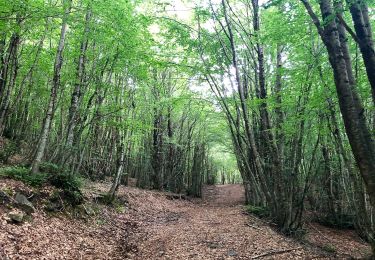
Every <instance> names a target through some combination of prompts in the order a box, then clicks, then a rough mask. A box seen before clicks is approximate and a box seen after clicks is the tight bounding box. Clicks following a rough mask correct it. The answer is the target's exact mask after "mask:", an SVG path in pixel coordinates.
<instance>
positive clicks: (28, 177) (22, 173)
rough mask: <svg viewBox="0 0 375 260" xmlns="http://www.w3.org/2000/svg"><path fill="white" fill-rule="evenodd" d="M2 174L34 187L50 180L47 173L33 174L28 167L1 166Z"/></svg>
mask: <svg viewBox="0 0 375 260" xmlns="http://www.w3.org/2000/svg"><path fill="white" fill-rule="evenodd" d="M0 176H2V177H7V178H12V179H15V180H19V181H22V182H24V183H26V184H29V185H31V186H34V187H36V186H41V185H43V184H44V183H46V182H47V180H48V175H47V174H45V173H36V174H31V172H30V170H29V169H28V168H25V167H17V166H12V167H5V168H0Z"/></svg>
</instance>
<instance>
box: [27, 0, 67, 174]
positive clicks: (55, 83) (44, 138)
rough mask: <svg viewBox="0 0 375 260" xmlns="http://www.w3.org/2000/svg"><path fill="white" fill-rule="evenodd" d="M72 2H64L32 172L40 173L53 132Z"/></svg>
mask: <svg viewBox="0 0 375 260" xmlns="http://www.w3.org/2000/svg"><path fill="white" fill-rule="evenodd" d="M71 5H72V0H65V1H64V8H65V12H64V17H63V21H62V25H61V32H60V40H59V45H58V47H57V52H56V58H55V63H54V72H53V80H52V87H51V95H50V99H49V102H48V107H47V112H46V116H45V118H44V121H43V126H42V131H41V134H40V138H39V142H38V145H37V149H36V153H35V157H34V159H33V162H32V166H31V167H32V172H33V173H37V172H39V165H40V163H41V162H42V159H43V157H44V153H45V150H46V146H47V143H48V137H49V134H50V130H51V124H52V120H53V116H54V113H55V110H56V103H57V92H58V89H59V86H60V73H61V68H62V64H63V51H64V47H65V38H66V32H67V20H68V16H69V12H70V9H71Z"/></svg>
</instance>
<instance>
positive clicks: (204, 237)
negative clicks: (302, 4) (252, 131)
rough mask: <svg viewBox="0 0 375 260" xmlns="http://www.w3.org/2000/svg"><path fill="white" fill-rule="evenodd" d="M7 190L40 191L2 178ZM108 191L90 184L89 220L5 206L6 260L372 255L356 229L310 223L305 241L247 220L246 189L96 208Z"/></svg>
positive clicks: (0, 247) (138, 196)
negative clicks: (21, 214)
mask: <svg viewBox="0 0 375 260" xmlns="http://www.w3.org/2000/svg"><path fill="white" fill-rule="evenodd" d="M5 188H6V189H13V190H15V191H22V192H23V193H26V194H28V195H29V194H31V193H32V192H34V191H33V190H32V189H30V188H29V187H27V186H26V185H24V184H23V183H21V182H18V181H13V180H9V179H0V189H5ZM45 189H46V191H45V192H48V187H46V188H45ZM106 190H108V184H105V183H89V184H87V186H86V189H85V191H84V194H85V197H86V198H87V199H86V200H87V202H86V203H85V205H84V207H83V208H84V209H85V210H86V211H90V212H91V213H90V216H89V217H87V216H80V215H79V214H78V215H75V214H67V213H59V214H53V215H51V214H48V213H46V212H45V211H44V210H43V206H42V203H41V202H38V201H37V200H36V199H35V201H32V202H33V203H34V205H35V207H36V209H37V210H36V212H35V213H33V214H32V219H30V220H28V221H27V222H25V223H23V224H12V223H10V222H9V221H8V220H7V218H6V215H7V212H8V211H9V209H8V208H7V207H4V206H1V205H0V259H139V260H141V259H142V260H143V259H152V260H153V259H171V260H172V259H173V260H174V259H363V258H364V257H365V256H366V255H368V254H369V253H370V247H369V246H368V245H367V244H366V243H364V242H363V241H361V240H360V239H359V238H358V237H357V236H356V234H355V232H354V231H351V230H335V229H330V228H327V227H323V226H321V225H318V224H316V223H308V224H307V225H306V226H307V229H308V230H307V235H306V236H305V238H304V239H303V240H301V241H297V240H296V239H293V238H288V237H285V236H283V235H281V234H279V233H278V232H277V231H275V229H274V227H273V226H272V224H270V223H267V222H266V221H265V220H261V219H259V218H257V217H255V216H252V215H247V214H245V211H244V208H243V202H244V195H243V188H242V186H241V185H219V186H208V187H205V189H204V193H203V199H188V200H185V199H178V198H177V199H176V196H174V195H173V196H171V194H168V193H164V192H158V191H146V190H141V189H137V188H133V187H121V188H120V190H119V200H118V201H117V203H116V205H115V206H114V207H108V206H105V205H102V204H99V203H96V199H97V197H98V194H100V193H101V192H104V191H106ZM34 197H35V198H37V197H38V196H34ZM88 209H90V210H88Z"/></svg>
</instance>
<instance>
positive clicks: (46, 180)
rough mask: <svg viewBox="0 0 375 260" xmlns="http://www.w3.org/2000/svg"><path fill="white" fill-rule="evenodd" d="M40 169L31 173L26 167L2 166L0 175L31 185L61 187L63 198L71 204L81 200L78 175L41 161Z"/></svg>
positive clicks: (80, 180) (80, 181)
mask: <svg viewBox="0 0 375 260" xmlns="http://www.w3.org/2000/svg"><path fill="white" fill-rule="evenodd" d="M40 170H41V172H40V173H31V171H30V169H29V168H26V167H20V166H10V167H3V168H0V177H5V178H10V179H15V180H19V181H22V182H24V183H25V184H28V185H30V186H33V187H40V186H42V185H45V184H50V185H52V186H54V187H56V188H58V189H61V190H62V195H63V197H64V200H66V201H67V202H69V203H70V204H71V205H79V204H81V203H82V202H83V199H84V198H83V195H82V192H81V188H82V185H83V179H82V178H81V177H80V176H79V175H77V174H70V173H68V172H66V171H64V170H63V169H61V168H59V167H58V166H57V165H55V164H52V163H43V164H42V165H41V167H40Z"/></svg>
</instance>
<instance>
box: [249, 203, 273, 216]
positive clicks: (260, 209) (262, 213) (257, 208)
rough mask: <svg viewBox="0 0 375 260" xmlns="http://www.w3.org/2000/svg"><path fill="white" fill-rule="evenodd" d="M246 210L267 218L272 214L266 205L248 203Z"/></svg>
mask: <svg viewBox="0 0 375 260" xmlns="http://www.w3.org/2000/svg"><path fill="white" fill-rule="evenodd" d="M245 210H246V212H247V213H250V214H254V215H256V216H257V217H259V218H267V217H269V216H270V212H269V210H268V208H266V207H261V206H253V205H246V206H245Z"/></svg>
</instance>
